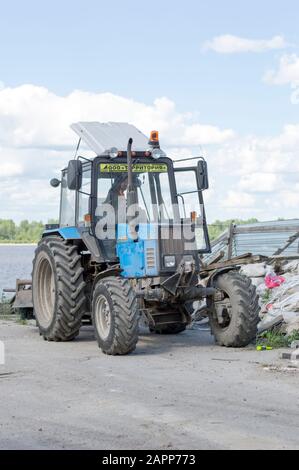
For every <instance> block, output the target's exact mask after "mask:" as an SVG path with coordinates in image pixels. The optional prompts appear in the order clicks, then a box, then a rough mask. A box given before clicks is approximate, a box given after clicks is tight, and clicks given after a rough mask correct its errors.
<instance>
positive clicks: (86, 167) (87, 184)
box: [77, 163, 91, 226]
mask: <svg viewBox="0 0 299 470" xmlns="http://www.w3.org/2000/svg"><path fill="white" fill-rule="evenodd" d="M90 193H91V163H84V164H83V168H82V186H81V190H80V191H78V217H77V222H78V226H82V225H84V216H85V215H86V214H88V213H89V199H90Z"/></svg>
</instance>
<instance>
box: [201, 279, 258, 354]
mask: <svg viewBox="0 0 299 470" xmlns="http://www.w3.org/2000/svg"><path fill="white" fill-rule="evenodd" d="M214 286H215V287H216V288H217V289H218V290H219V292H218V293H217V294H216V296H219V295H220V297H221V298H220V299H219V300H218V297H216V299H214V298H208V300H207V305H208V308H209V311H210V314H209V319H210V326H211V332H212V334H213V335H214V336H215V340H216V342H217V343H218V344H219V345H221V346H227V347H236V348H240V347H244V346H247V345H248V344H249V343H250V342H251V341H252V340H253V339H254V338H255V336H256V333H257V324H258V322H259V305H258V295H257V293H256V289H255V286H254V285H253V284H252V282H251V280H250V279H249V278H248V277H246V276H243V275H241V274H240V273H238V272H236V271H230V272H227V273H225V274H220V275H219V276H218V277H217V278H216V280H215V283H214Z"/></svg>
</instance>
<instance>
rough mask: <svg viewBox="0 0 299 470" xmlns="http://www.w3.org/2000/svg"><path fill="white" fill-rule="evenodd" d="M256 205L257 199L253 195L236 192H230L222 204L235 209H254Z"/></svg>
mask: <svg viewBox="0 0 299 470" xmlns="http://www.w3.org/2000/svg"><path fill="white" fill-rule="evenodd" d="M254 204H255V198H254V196H253V195H252V194H248V193H246V192H245V191H235V190H229V191H228V193H227V196H226V198H225V199H224V200H223V202H222V206H224V207H226V208H233V209H248V208H252V209H253V208H254Z"/></svg>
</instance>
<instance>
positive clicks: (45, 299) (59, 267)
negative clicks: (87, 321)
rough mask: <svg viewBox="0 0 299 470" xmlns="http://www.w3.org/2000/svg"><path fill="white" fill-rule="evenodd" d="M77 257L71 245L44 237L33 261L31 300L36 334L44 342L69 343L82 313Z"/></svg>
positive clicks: (81, 269) (77, 327) (82, 295)
mask: <svg viewBox="0 0 299 470" xmlns="http://www.w3.org/2000/svg"><path fill="white" fill-rule="evenodd" d="M84 288H85V282H84V280H83V267H82V265H81V256H80V255H79V253H78V248H77V247H76V246H75V245H70V244H68V243H67V242H66V241H64V240H62V239H61V238H60V237H55V236H53V237H46V238H44V239H43V240H42V241H41V242H40V243H39V245H38V247H37V249H36V251H35V258H34V260H33V272H32V297H33V308H34V314H35V318H36V321H37V326H38V327H39V331H40V334H41V335H42V336H43V337H44V339H46V340H48V341H70V340H72V339H74V338H75V337H76V336H77V335H78V333H79V329H80V326H81V319H82V316H83V315H84V313H85V310H86V307H85V306H86V299H85V294H84Z"/></svg>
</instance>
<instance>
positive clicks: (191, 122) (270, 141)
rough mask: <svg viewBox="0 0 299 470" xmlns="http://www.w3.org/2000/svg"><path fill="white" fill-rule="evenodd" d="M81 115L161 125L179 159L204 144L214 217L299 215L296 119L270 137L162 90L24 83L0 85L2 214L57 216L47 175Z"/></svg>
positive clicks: (65, 152)
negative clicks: (207, 118) (143, 92)
mask: <svg viewBox="0 0 299 470" xmlns="http://www.w3.org/2000/svg"><path fill="white" fill-rule="evenodd" d="M78 120H87V121H88V120H98V121H107V120H118V121H129V122H131V123H133V124H135V125H136V126H137V127H138V128H140V129H141V130H142V131H143V132H144V133H146V134H148V133H149V131H150V130H151V129H152V128H158V129H159V130H160V139H161V143H162V146H163V147H164V148H165V150H166V151H167V152H168V154H169V156H171V157H175V158H176V159H178V158H184V156H186V157H189V156H195V155H202V154H203V153H202V147H201V146H202V145H205V152H204V155H206V157H207V161H208V165H209V180H210V189H209V190H208V191H207V192H206V193H205V199H206V200H207V215H208V220H209V221H212V220H214V219H216V218H222V219H223V218H233V217H234V218H237V217H241V216H246V217H254V216H255V217H259V218H261V219H271V218H272V217H274V216H277V215H280V216H283V217H296V215H297V212H296V209H297V206H296V201H297V199H298V188H297V187H296V184H297V181H298V180H299V158H298V148H299V123H298V124H286V125H285V126H284V128H283V129H282V130H281V132H280V134H278V135H276V136H272V137H264V138H260V137H259V138H258V137H256V136H246V137H240V136H238V135H237V134H236V133H235V132H234V131H233V130H232V129H222V128H220V127H219V126H217V125H215V126H212V125H209V124H207V123H204V122H201V121H200V120H199V119H198V114H197V113H195V114H193V113H181V112H179V111H178V110H177V109H176V106H175V103H173V101H171V100H169V99H168V98H165V97H164V98H159V99H156V100H155V101H154V102H153V103H152V104H150V105H148V104H144V103H142V102H138V101H134V100H132V99H128V98H124V97H121V96H116V95H113V94H111V93H88V92H84V91H74V92H72V93H70V94H69V95H67V96H65V97H62V96H58V95H56V94H54V93H51V92H50V91H49V90H47V89H46V88H43V87H36V86H34V85H23V86H20V87H16V88H4V89H3V90H2V91H0V201H1V205H0V217H13V218H15V219H17V220H20V219H23V218H30V219H43V220H47V219H48V218H52V217H57V214H58V207H59V204H58V203H59V190H58V191H57V190H55V189H53V188H51V187H50V186H49V184H48V181H49V179H50V178H52V177H54V176H58V175H59V173H58V171H59V169H61V168H62V167H63V166H65V165H66V163H67V161H68V159H69V158H71V157H72V155H73V151H74V148H75V145H76V135H75V134H74V133H73V132H72V131H71V130H70V129H69V125H70V123H72V122H75V121H78ZM209 144H213V145H212V147H211V146H210V147H208V146H207V145H209ZM189 163H190V164H192V163H194V164H196V162H188V164H189ZM265 193H267V197H265V196H266V195H265Z"/></svg>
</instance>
